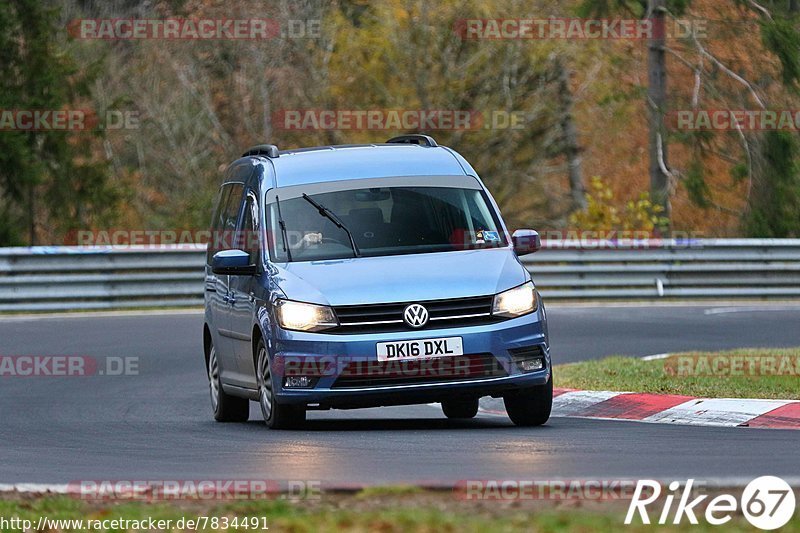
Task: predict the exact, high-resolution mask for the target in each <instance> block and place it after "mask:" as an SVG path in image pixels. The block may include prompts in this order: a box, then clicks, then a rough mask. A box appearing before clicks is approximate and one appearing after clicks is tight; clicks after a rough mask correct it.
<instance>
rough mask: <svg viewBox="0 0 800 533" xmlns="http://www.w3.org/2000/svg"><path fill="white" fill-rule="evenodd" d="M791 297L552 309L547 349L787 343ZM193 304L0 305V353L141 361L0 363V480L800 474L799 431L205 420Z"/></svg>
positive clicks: (622, 350) (362, 416)
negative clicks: (18, 312) (19, 311)
mask: <svg viewBox="0 0 800 533" xmlns="http://www.w3.org/2000/svg"><path fill="white" fill-rule="evenodd" d="M798 324H800V306H795V307H772V308H768V309H761V310H750V311H748V312H745V311H744V310H742V309H738V308H731V307H721V308H714V307H713V306H709V307H654V306H643V307H621V308H609V307H602V308H587V307H551V309H550V327H551V335H552V343H553V353H554V357H555V359H556V362H566V361H575V360H580V359H585V358H594V357H599V356H603V355H609V354H625V355H632V356H634V355H636V356H641V355H649V354H656V353H662V352H667V351H678V350H692V349H708V348H714V349H717V348H732V347H742V346H772V347H779V346H798V345H800V328H798ZM201 326H202V315H201V314H196V313H195V314H173V315H152V314H151V315H142V316H106V317H80V316H78V317H57V318H38V319H35V320H27V319H25V320H22V319H16V318H7V317H4V318H0V355H88V356H94V357H97V358H104V357H107V356H111V357H137V358H138V360H139V365H138V366H139V368H138V375H132V376H119V377H117V376H108V375H104V376H94V377H61V378H54V377H0V422H1V423H0V457H2V461H0V484H2V483H24V482H35V483H68V482H70V481H76V480H87V479H89V480H92V479H93V480H98V479H103V480H106V479H110V480H126V479H136V480H143V479H144V480H158V479H178V480H190V479H191V480H199V479H230V478H249V479H273V480H319V481H321V482H323V483H324V484H327V485H351V484H388V483H400V482H404V483H419V482H421V483H429V484H436V485H441V484H450V483H453V482H456V481H458V480H464V479H553V478H556V479H561V478H567V479H593V478H602V479H620V478H622V479H630V478H641V477H655V478H661V479H685V478H687V477H694V478H697V479H705V480H709V481H723V482H724V481H741V480H749V479H752V478H754V477H757V476H759V475H766V474H774V475H780V476H782V477H784V478H792V479H800V457H798V455H797V453H796V451H797V449H798V448H799V447H800V432H798V431H781V430H756V429H746V428H704V427H681V426H668V425H657V424H640V423H633V422H612V421H598V420H578V419H566V418H553V419H551V422H550V423H549V424H548V425H547V426H545V427H542V428H531V429H528V428H516V427H514V426H512V425H511V423H510V422H508V421H507V420H506V419H505V418H502V417H493V416H490V415H480V416H479V417H478V418H476V419H475V420H471V421H467V422H453V421H449V420H447V419H445V418H444V416H443V415H442V414H441V412H440V410H439V409H438V408H434V407H432V406H426V405H423V406H415V407H394V408H383V409H370V410H360V411H328V412H312V413H311V414H310V415H309V418H310V422H309V423H308V425H307V426H306V427H305V428H304V429H302V430H299V431H269V430H267V429H266V428H264V427H263V426H262V423H261V422H260V414H259V413H258V412H257V408H256V406H255V405H253V407H252V409H251V415H252V416H251V418H252V421H251V422H249V423H247V424H224V425H223V424H217V423H214V422H213V421H212V419H211V414H210V407H209V401H208V393H207V381H206V377H205V373H204V369H203V363H202V355H201V343H200V331H201Z"/></svg>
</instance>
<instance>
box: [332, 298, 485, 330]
mask: <svg viewBox="0 0 800 533" xmlns="http://www.w3.org/2000/svg"><path fill="white" fill-rule="evenodd" d="M493 298H494V297H493V296H476V297H472V298H456V299H449V300H429V301H423V302H401V303H389V304H367V305H340V306H336V307H334V311H335V312H336V316H337V317H338V318H339V323H340V325H339V326H338V327H336V328H333V329H330V330H326V331H325V333H390V332H394V331H408V330H411V329H414V328H411V327H410V326H408V325H407V324H406V323H405V322H404V321H403V311H404V310H405V308H406V307H407V306H408V305H409V304H410V303H418V304H421V305H423V306H424V307H425V308H426V309H427V310H428V313H429V316H430V319H429V321H428V323H427V324H426V325H425V326H424V327H422V328H417V329H423V330H424V329H434V328H448V327H460V326H472V325H478V324H488V323H492V322H497V321H498V319H497V318H495V317H492V301H493Z"/></svg>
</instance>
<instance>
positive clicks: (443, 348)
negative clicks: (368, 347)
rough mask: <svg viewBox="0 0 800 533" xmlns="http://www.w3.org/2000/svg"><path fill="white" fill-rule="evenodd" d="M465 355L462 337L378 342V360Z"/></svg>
mask: <svg viewBox="0 0 800 533" xmlns="http://www.w3.org/2000/svg"><path fill="white" fill-rule="evenodd" d="M458 355H464V345H463V343H462V341H461V337H447V338H444V339H420V340H416V341H397V342H379V343H378V361H404V360H409V359H435V358H437V357H456V356H458Z"/></svg>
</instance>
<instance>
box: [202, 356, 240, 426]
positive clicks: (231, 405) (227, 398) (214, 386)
mask: <svg viewBox="0 0 800 533" xmlns="http://www.w3.org/2000/svg"><path fill="white" fill-rule="evenodd" d="M207 370H208V388H209V392H210V394H211V409H212V410H213V412H214V420H216V421H217V422H247V419H248V418H250V400H248V399H246V398H239V397H237V396H231V395H230V394H227V393H226V392H225V391H224V390H222V383H221V382H220V379H219V360H218V359H217V349H216V348H214V345H213V344H212V345H211V347H210V349H209V352H208V369H207Z"/></svg>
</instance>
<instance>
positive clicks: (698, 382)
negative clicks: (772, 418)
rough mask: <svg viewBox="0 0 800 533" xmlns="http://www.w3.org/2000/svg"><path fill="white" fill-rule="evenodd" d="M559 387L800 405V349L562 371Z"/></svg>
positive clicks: (627, 361) (592, 364) (617, 360)
mask: <svg viewBox="0 0 800 533" xmlns="http://www.w3.org/2000/svg"><path fill="white" fill-rule="evenodd" d="M553 375H554V376H555V386H556V387H562V388H569V389H585V390H610V391H626V392H651V393H657V394H683V395H687V396H699V397H707V398H766V399H789V400H796V399H800V348H786V349H741V350H730V351H724V352H687V353H681V354H674V355H671V356H670V357H669V358H667V359H658V360H654V361H643V360H641V359H635V358H631V357H607V358H605V359H600V360H596V361H584V362H580V363H571V364H565V365H556V367H555V368H554V370H553Z"/></svg>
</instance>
